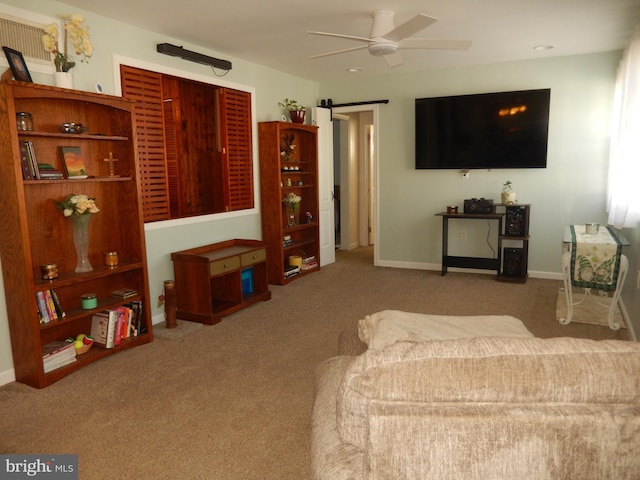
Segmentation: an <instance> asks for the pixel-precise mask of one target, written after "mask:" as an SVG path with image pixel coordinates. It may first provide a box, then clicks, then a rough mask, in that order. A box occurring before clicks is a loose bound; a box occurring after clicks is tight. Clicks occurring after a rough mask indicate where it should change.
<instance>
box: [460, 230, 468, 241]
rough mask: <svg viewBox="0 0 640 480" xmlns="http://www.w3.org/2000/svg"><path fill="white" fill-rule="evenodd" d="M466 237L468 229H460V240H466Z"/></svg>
mask: <svg viewBox="0 0 640 480" xmlns="http://www.w3.org/2000/svg"><path fill="white" fill-rule="evenodd" d="M466 239H467V231H466V230H460V240H466Z"/></svg>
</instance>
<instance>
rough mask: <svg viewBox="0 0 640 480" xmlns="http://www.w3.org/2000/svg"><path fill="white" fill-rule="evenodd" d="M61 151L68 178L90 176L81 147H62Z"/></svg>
mask: <svg viewBox="0 0 640 480" xmlns="http://www.w3.org/2000/svg"><path fill="white" fill-rule="evenodd" d="M60 153H61V155H62V163H63V164H64V169H65V172H66V173H67V178H70V179H81V178H88V175H87V169H86V167H85V166H84V160H83V159H82V153H81V152H80V147H60Z"/></svg>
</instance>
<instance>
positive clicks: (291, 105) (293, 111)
mask: <svg viewBox="0 0 640 480" xmlns="http://www.w3.org/2000/svg"><path fill="white" fill-rule="evenodd" d="M278 105H280V108H282V109H283V110H286V111H287V112H289V118H291V121H292V122H293V123H304V117H305V114H306V110H305V108H304V106H303V105H300V104H299V103H298V101H297V100H293V99H289V98H285V99H284V100H283V101H281V102H279V103H278Z"/></svg>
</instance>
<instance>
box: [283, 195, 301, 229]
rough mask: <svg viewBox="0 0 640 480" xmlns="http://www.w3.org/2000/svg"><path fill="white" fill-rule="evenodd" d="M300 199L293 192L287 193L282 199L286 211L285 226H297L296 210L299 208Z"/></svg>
mask: <svg viewBox="0 0 640 480" xmlns="http://www.w3.org/2000/svg"><path fill="white" fill-rule="evenodd" d="M301 201H302V198H301V197H300V196H299V195H296V194H295V193H293V192H289V193H287V195H286V196H285V197H284V198H283V199H282V203H284V205H285V207H286V211H287V226H288V227H294V226H296V225H298V210H299V208H300V202H301Z"/></svg>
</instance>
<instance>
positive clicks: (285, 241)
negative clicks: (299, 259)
mask: <svg viewBox="0 0 640 480" xmlns="http://www.w3.org/2000/svg"><path fill="white" fill-rule="evenodd" d="M289 245H293V240H291V235H283V237H282V246H283V247H288V246H289Z"/></svg>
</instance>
